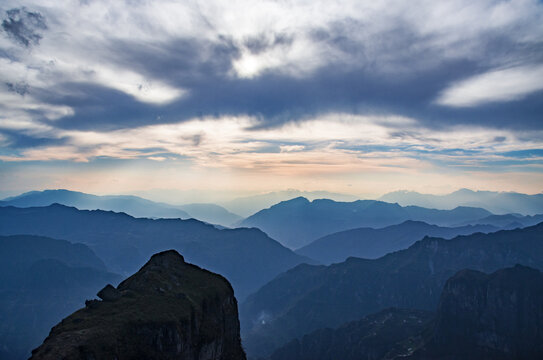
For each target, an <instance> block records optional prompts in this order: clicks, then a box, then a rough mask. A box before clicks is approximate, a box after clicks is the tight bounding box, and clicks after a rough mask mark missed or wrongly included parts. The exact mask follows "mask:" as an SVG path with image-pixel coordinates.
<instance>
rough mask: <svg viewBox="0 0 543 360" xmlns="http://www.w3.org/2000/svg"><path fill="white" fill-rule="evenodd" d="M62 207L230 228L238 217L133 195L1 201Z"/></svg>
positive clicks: (30, 195)
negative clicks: (192, 220) (191, 221)
mask: <svg viewBox="0 0 543 360" xmlns="http://www.w3.org/2000/svg"><path fill="white" fill-rule="evenodd" d="M52 204H62V205H66V206H73V207H76V208H78V209H80V210H97V209H99V210H109V211H115V212H124V213H126V214H128V215H131V216H134V217H145V218H173V219H189V218H195V219H198V220H201V221H204V222H208V223H210V224H218V225H222V226H226V227H228V226H230V225H232V224H233V223H235V222H237V221H240V220H241V217H240V216H238V215H236V214H233V213H231V212H229V211H228V210H226V209H225V208H223V207H221V206H218V205H215V204H187V205H170V204H165V203H159V202H154V201H151V200H147V199H144V198H141V197H138V196H132V195H105V196H98V195H91V194H86V193H82V192H77V191H70V190H63V189H59V190H44V191H30V192H27V193H24V194H21V195H18V196H13V197H9V198H6V199H4V200H2V201H0V206H16V207H35V206H48V205H52Z"/></svg>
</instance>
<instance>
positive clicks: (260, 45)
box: [244, 34, 295, 54]
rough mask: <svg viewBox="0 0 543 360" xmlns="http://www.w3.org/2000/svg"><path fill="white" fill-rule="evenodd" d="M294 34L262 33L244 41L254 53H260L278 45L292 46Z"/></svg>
mask: <svg viewBox="0 0 543 360" xmlns="http://www.w3.org/2000/svg"><path fill="white" fill-rule="evenodd" d="M294 37H295V36H294V34H260V35H258V36H252V37H249V38H247V39H246V40H245V41H244V45H245V47H247V49H249V51H250V52H251V53H253V54H260V53H262V52H264V51H266V50H268V49H270V48H274V47H276V46H286V47H288V46H290V45H292V43H293V41H294Z"/></svg>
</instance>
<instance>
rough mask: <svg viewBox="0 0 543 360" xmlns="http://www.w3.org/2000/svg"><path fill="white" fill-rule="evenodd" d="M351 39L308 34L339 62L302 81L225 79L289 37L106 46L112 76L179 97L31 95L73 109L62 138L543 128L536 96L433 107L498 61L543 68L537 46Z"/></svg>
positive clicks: (73, 91)
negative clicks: (325, 118)
mask: <svg viewBox="0 0 543 360" xmlns="http://www.w3.org/2000/svg"><path fill="white" fill-rule="evenodd" d="M357 31H364V26H363V24H361V23H359V22H357V21H355V20H349V19H347V20H345V21H342V22H336V23H333V24H331V25H330V26H328V27H323V28H318V29H313V30H311V31H310V32H309V33H308V34H307V35H308V36H309V37H310V38H312V39H313V40H314V41H318V42H321V43H324V44H325V47H327V48H333V49H336V50H337V51H338V52H339V53H342V54H343V55H344V56H342V57H340V58H341V59H342V60H338V59H334V60H333V61H331V62H329V63H328V64H327V65H324V66H321V67H320V68H317V69H316V70H315V71H313V72H310V73H308V74H303V75H300V76H293V75H291V74H290V73H286V72H284V71H283V69H279V70H267V71H264V72H263V73H261V74H259V75H258V76H256V77H254V78H239V77H237V76H236V75H235V73H234V70H233V63H234V62H235V61H236V60H237V59H239V58H240V56H241V54H242V52H243V47H246V48H248V49H249V50H250V51H251V52H253V53H255V54H258V53H260V52H262V51H265V50H266V49H268V48H270V47H274V46H291V45H292V43H293V42H294V41H296V37H295V36H294V35H288V34H260V35H258V36H255V37H253V38H248V39H247V40H246V41H245V42H244V43H242V44H238V43H236V42H235V41H234V40H233V39H232V38H230V37H228V36H219V37H217V38H216V39H215V40H214V41H210V40H203V39H196V38H177V39H173V40H168V41H166V40H164V41H162V42H154V43H150V42H146V43H142V42H138V41H135V40H134V41H127V40H108V41H109V42H108V43H107V45H106V46H105V47H104V44H101V45H100V46H96V47H95V48H96V51H102V52H103V53H101V54H100V58H103V59H105V60H106V62H111V63H113V64H115V65H116V66H117V67H118V68H125V69H130V70H132V71H134V72H137V73H138V74H142V75H143V76H144V77H148V78H149V79H154V80H157V81H162V82H164V83H166V84H168V85H170V86H172V87H176V88H182V89H185V90H187V94H186V95H185V96H183V97H181V98H180V99H179V100H177V101H175V102H173V103H169V104H166V105H154V104H145V103H141V102H138V101H137V100H136V99H135V98H134V97H132V96H130V95H127V94H125V93H122V92H120V91H117V90H113V89H111V88H107V87H105V86H99V85H90V84H83V83H75V82H72V81H71V80H70V79H65V81H64V82H59V83H58V84H57V86H56V87H51V88H48V89H41V90H39V89H35V88H32V90H33V95H34V96H35V97H36V98H38V99H39V100H41V101H43V102H46V103H50V104H55V105H67V106H70V107H72V108H73V109H74V111H75V114H74V115H73V116H69V117H66V118H63V119H60V120H55V121H54V126H55V127H57V126H58V127H61V128H70V129H74V128H76V129H101V130H107V129H119V128H130V127H135V126H142V125H149V124H157V123H174V122H178V121H183V120H186V119H190V118H194V117H203V116H211V117H213V116H215V117H219V116H223V115H250V116H254V117H256V118H258V119H260V123H259V124H258V125H257V127H260V128H262V127H273V126H278V125H280V124H283V123H285V122H290V121H303V120H304V119H307V118H311V117H313V116H317V115H319V114H322V113H333V112H346V113H353V114H365V115H368V114H369V115H402V116H406V117H412V118H414V119H417V120H419V121H420V122H421V124H422V125H423V126H426V127H431V128H442V127H447V126H451V125H458V124H466V125H480V126H485V127H496V128H516V129H542V128H543V122H542V121H541V114H542V113H543V93H542V92H537V93H532V94H531V95H530V96H527V97H525V98H523V99H521V100H516V101H509V102H501V103H488V104H484V105H480V106H477V107H471V108H454V107H445V106H440V105H437V104H435V101H436V99H437V98H438V96H439V94H440V92H442V91H443V90H444V89H446V88H448V87H449V86H451V85H452V84H454V83H455V82H457V81H459V80H463V79H467V78H470V77H472V76H476V75H479V74H482V73H485V72H487V71H490V70H492V69H495V67H496V66H497V64H498V63H500V61H502V62H503V61H506V60H504V59H508V60H507V61H516V60H517V59H519V58H522V59H529V60H530V61H532V62H535V63H537V62H540V61H543V45H542V44H543V43H541V44H540V43H537V44H526V43H524V44H521V43H517V42H515V41H514V40H513V39H512V37H511V36H510V35H509V34H504V35H503V36H497V35H496V34H490V35H483V36H482V37H481V38H480V39H479V40H478V44H479V46H480V49H479V52H478V53H477V54H475V55H474V56H470V57H466V56H443V54H442V53H441V52H443V51H445V49H439V48H435V47H432V46H420V44H426V43H427V42H431V41H430V40H431V39H428V37H431V36H430V35H427V36H426V37H423V36H421V35H420V34H417V33H416V32H414V31H413V30H412V29H411V28H410V27H409V26H407V25H406V24H403V23H401V22H398V23H397V24H395V26H394V27H392V28H391V29H390V30H389V31H387V32H384V33H381V34H379V37H378V38H374V39H372V42H371V43H363V42H360V41H357V40H356V39H354V38H353V36H352V34H355V33H356V32H357ZM448 51H450V52H453V53H454V51H456V50H455V49H449V50H448ZM500 59H501V60H500ZM51 124H52V125H53V122H51ZM400 131H401V129H400ZM399 133H400V132H399Z"/></svg>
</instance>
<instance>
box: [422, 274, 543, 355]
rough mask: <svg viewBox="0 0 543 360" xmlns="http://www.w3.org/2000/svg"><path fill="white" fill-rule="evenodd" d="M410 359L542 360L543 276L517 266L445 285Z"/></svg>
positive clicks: (462, 277) (467, 276) (460, 277)
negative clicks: (428, 333) (424, 338)
mask: <svg viewBox="0 0 543 360" xmlns="http://www.w3.org/2000/svg"><path fill="white" fill-rule="evenodd" d="M413 358H415V359H483V360H484V359H488V360H490V359H493V360H495V359H503V360H505V359H511V360H512V359H543V273H541V272H540V271H538V270H535V269H531V268H529V267H525V266H521V265H517V266H515V267H512V268H507V269H502V270H499V271H496V272H494V273H493V274H490V275H487V274H484V273H482V272H479V271H473V270H464V271H461V272H459V273H458V274H456V275H455V276H454V277H452V278H451V279H449V280H448V281H447V283H446V284H445V288H444V290H443V293H442V295H441V300H440V302H439V306H438V311H437V317H436V324H435V328H434V330H433V335H432V337H431V339H430V340H429V341H428V343H427V345H426V346H425V347H424V348H423V349H421V350H420V351H417V352H416V353H415V354H414V356H413Z"/></svg>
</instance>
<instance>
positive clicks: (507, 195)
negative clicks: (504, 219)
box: [379, 189, 543, 215]
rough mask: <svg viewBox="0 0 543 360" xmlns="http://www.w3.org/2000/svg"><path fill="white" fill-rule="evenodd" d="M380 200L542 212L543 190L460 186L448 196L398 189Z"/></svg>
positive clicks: (503, 212)
mask: <svg viewBox="0 0 543 360" xmlns="http://www.w3.org/2000/svg"><path fill="white" fill-rule="evenodd" d="M379 200H382V201H386V202H392V203H398V204H400V205H402V206H408V205H416V206H422V207H427V208H434V209H445V210H446V209H454V208H455V207H458V206H470V207H480V208H484V209H487V210H489V211H490V212H492V213H494V214H508V213H520V214H523V215H535V214H542V213H543V193H540V194H534V195H528V194H520V193H516V192H496V191H473V190H469V189H460V190H458V191H455V192H452V193H450V194H446V195H432V194H421V193H418V192H414V191H395V192H391V193H388V194H385V195H383V196H382V197H380V198H379Z"/></svg>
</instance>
